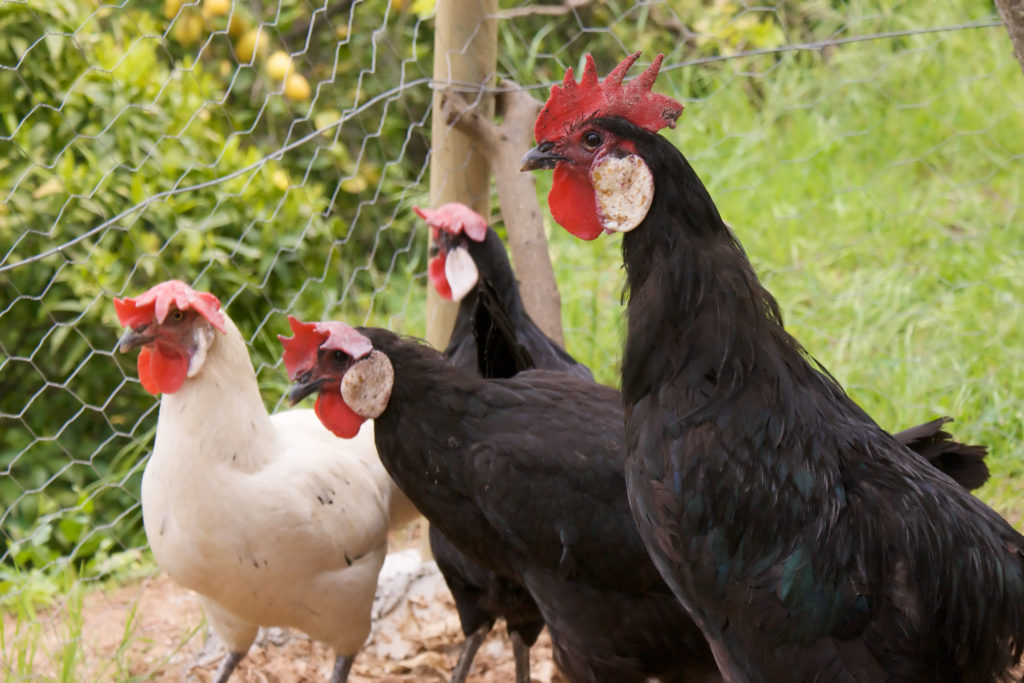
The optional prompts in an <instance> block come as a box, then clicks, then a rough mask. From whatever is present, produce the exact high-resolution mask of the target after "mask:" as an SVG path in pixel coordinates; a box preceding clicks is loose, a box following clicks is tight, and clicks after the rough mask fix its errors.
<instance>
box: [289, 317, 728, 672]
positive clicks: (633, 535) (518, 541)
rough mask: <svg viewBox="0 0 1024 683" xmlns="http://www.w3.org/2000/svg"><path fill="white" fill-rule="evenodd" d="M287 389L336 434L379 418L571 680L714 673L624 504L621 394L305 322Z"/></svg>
mask: <svg viewBox="0 0 1024 683" xmlns="http://www.w3.org/2000/svg"><path fill="white" fill-rule="evenodd" d="M291 326H292V331H293V332H294V336H293V337H291V338H288V339H282V343H283V344H284V347H285V352H284V361H285V366H286V367H287V368H288V372H289V377H291V378H292V380H293V381H294V382H295V385H294V387H293V389H292V394H291V398H292V400H293V401H296V400H300V399H301V398H303V397H304V396H306V395H309V394H311V393H318V397H317V401H316V405H317V414H318V415H319V416H320V418H321V419H322V420H323V421H324V424H325V425H326V426H327V427H328V428H329V429H331V430H332V431H334V432H335V433H337V434H339V435H340V436H344V435H346V434H351V433H353V430H354V429H356V428H358V425H359V423H360V421H361V420H363V419H366V418H367V417H372V418H374V429H375V435H376V441H377V450H378V453H379V455H380V458H381V461H382V462H383V463H384V466H385V467H386V468H387V470H388V472H389V473H390V474H391V475H392V477H393V478H394V480H395V482H396V483H397V484H398V485H399V486H400V487H401V488H402V490H403V491H405V493H406V494H407V495H408V496H409V498H410V499H411V500H412V501H413V503H415V504H416V506H417V507H418V508H419V509H420V511H421V512H423V513H424V516H425V517H426V518H427V519H428V520H430V522H431V524H433V525H435V526H436V527H437V528H438V529H439V530H440V531H441V532H442V533H443V534H444V535H445V536H446V537H447V538H448V539H449V540H450V541H451V542H452V544H454V545H455V546H456V547H457V548H458V549H459V550H460V551H461V552H462V553H464V554H465V556H467V557H468V558H470V559H471V560H473V561H474V562H475V563H477V564H479V565H480V566H482V567H484V568H485V569H487V570H489V571H491V572H494V573H496V574H497V575H498V576H501V577H504V578H506V579H508V580H510V581H512V582H514V583H516V584H519V585H522V586H525V587H526V589H527V590H528V591H529V594H530V595H531V596H532V598H533V600H534V602H535V603H536V605H537V607H539V608H540V612H541V614H542V616H543V618H544V621H545V623H546V624H547V626H548V629H549V631H550V633H551V640H552V644H553V647H554V652H555V659H556V662H557V663H558V665H559V667H560V668H561V669H562V671H563V672H564V673H565V674H566V675H567V676H568V678H569V679H570V680H571V681H595V682H596V681H625V682H628V681H643V680H645V679H647V678H648V677H651V676H658V677H663V678H664V679H667V680H680V679H682V678H684V677H688V676H696V677H698V680H699V679H700V678H710V679H715V680H717V672H716V669H715V665H714V661H713V660H712V657H711V653H710V651H709V650H708V648H707V644H706V643H705V641H704V638H703V636H702V635H701V634H700V631H698V630H697V628H696V627H695V626H694V624H693V622H692V621H691V620H690V619H689V617H687V616H686V613H685V612H684V611H683V609H682V607H681V606H680V605H679V603H678V602H677V601H676V599H675V597H674V596H673V594H672V592H671V591H670V589H669V588H668V586H667V585H666V584H665V583H664V581H662V579H661V577H660V576H659V574H658V572H657V570H656V569H655V567H654V565H653V564H652V563H651V561H650V559H649V557H648V555H647V551H646V549H645V548H644V546H643V543H642V541H641V539H640V536H639V534H638V532H637V528H636V524H635V523H634V522H633V518H632V515H631V513H630V509H629V503H628V500H627V499H626V485H625V481H624V475H623V458H624V456H625V450H624V443H623V432H624V430H623V415H622V403H621V399H620V397H619V395H618V393H617V392H616V391H614V390H613V389H609V388H607V387H603V386H601V385H598V384H594V383H593V382H591V381H589V380H584V379H581V378H579V377H576V376H573V375H570V374H567V373H564V372H555V371H548V370H529V371H526V372H522V373H520V374H518V375H516V376H515V377H513V378H511V379H482V378H480V377H476V376H474V375H473V374H471V373H469V372H466V371H464V370H461V369H459V368H456V367H454V366H452V365H451V364H450V363H449V362H447V361H446V359H445V358H444V357H443V356H442V355H440V354H439V353H437V352H436V351H434V350H432V349H430V348H429V347H428V346H426V345H424V344H421V343H419V342H416V341H414V340H408V339H402V338H399V337H398V336H396V335H394V334H392V333H391V332H388V331H387V330H380V329H373V328H360V329H358V330H356V329H353V328H351V327H348V326H347V325H344V324H343V323H340V322H330V323H315V324H307V323H301V322H299V321H297V320H295V319H294V318H292V319H291Z"/></svg>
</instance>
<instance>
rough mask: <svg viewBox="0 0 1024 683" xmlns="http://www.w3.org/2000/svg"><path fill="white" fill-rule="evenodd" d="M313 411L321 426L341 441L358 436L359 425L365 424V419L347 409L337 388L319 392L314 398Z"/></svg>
mask: <svg viewBox="0 0 1024 683" xmlns="http://www.w3.org/2000/svg"><path fill="white" fill-rule="evenodd" d="M314 410H315V411H316V416H317V417H319V418H320V422H321V424H323V426H324V427H327V429H329V430H330V431H331V432H332V433H333V434H334V435H335V436H340V437H341V438H343V439H351V438H352V437H353V436H355V435H356V434H358V433H359V427H360V425H362V424H363V423H364V422H366V418H365V417H362V416H360V415H357V414H356V413H355V411H353V410H352V409H351V408H349V407H348V404H347V403H345V399H343V398H342V397H341V393H340V392H339V391H338V388H337V387H335V388H334V390H333V391H332V390H330V389H328V388H325V389H324V390H323V391H321V392H320V395H319V396H317V398H316V406H314Z"/></svg>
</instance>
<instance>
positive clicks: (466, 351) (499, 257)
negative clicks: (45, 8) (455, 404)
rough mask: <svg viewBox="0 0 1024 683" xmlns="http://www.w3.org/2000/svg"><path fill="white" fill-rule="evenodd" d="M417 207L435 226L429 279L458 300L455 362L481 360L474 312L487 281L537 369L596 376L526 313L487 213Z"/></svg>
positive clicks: (454, 206) (469, 364)
mask: <svg viewBox="0 0 1024 683" xmlns="http://www.w3.org/2000/svg"><path fill="white" fill-rule="evenodd" d="M415 210H416V213H417V214H419V215H420V217H422V218H423V219H424V220H425V221H426V222H427V225H429V226H430V228H431V253H432V257H431V260H430V265H429V268H428V274H429V277H430V281H431V283H432V284H433V285H434V288H435V289H436V290H437V292H438V294H440V295H441V296H442V297H445V298H448V299H454V300H455V301H457V302H458V303H459V312H458V316H457V317H456V319H455V328H454V330H453V331H452V336H451V340H450V341H449V342H448V348H447V349H445V352H444V353H445V355H446V356H448V358H450V359H451V361H452V363H454V364H455V365H457V366H458V367H460V368H475V367H477V366H478V364H479V363H478V359H477V357H476V354H477V346H476V344H475V342H474V340H473V339H474V335H473V320H474V317H473V314H474V311H475V310H476V301H477V293H476V288H477V283H478V281H479V280H480V279H483V280H486V281H487V282H488V283H490V287H491V289H492V291H493V292H494V293H495V294H496V295H497V296H498V302H497V303H498V304H499V305H500V306H501V308H502V309H503V310H504V311H505V312H506V315H507V316H508V318H509V321H510V322H511V324H512V327H513V330H514V332H515V337H516V339H517V340H518V341H519V342H520V343H521V344H522V346H523V347H525V348H526V349H527V350H528V351H529V352H530V355H531V356H532V357H533V363H534V365H533V366H534V367H537V368H541V369H544V370H562V371H564V372H568V373H570V374H573V375H576V376H578V377H582V378H584V379H593V377H594V376H593V374H592V373H591V372H590V368H588V367H587V366H585V365H583V364H582V363H579V362H578V361H577V360H576V359H575V358H573V357H572V356H570V355H569V353H568V352H567V351H566V350H565V349H564V348H562V347H561V346H560V345H559V344H556V343H555V342H554V341H552V340H551V338H550V337H548V336H547V335H546V334H544V332H542V331H541V329H540V328H539V327H537V325H536V323H534V322H533V319H532V318H531V317H530V316H529V314H527V312H526V308H525V307H524V306H523V299H522V297H521V296H520V294H519V286H518V285H517V284H516V277H515V273H513V272H512V265H511V264H510V263H509V260H508V254H506V253H505V247H504V246H503V245H502V243H501V239H499V237H498V233H496V232H494V230H493V229H491V228H489V227H488V226H487V221H486V220H484V218H483V216H481V215H480V214H478V213H476V212H475V211H473V210H472V209H470V208H469V207H468V206H466V205H464V204H459V203H457V202H451V203H449V204H445V205H443V206H440V207H438V208H437V209H419V208H417V209H415Z"/></svg>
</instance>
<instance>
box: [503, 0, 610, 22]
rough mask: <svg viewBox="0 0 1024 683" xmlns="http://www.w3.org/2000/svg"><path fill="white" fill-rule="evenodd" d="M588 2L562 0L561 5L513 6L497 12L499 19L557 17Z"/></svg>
mask: <svg viewBox="0 0 1024 683" xmlns="http://www.w3.org/2000/svg"><path fill="white" fill-rule="evenodd" d="M588 4H590V0H564V2H563V3H562V4H561V5H534V6H532V7H513V8H512V9H506V10H502V11H501V12H499V13H498V18H499V19H519V18H521V17H535V16H546V17H557V16H561V15H563V14H568V13H569V12H575V11H576V10H577V9H578V8H580V7H583V6H585V5H588Z"/></svg>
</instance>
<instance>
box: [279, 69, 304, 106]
mask: <svg viewBox="0 0 1024 683" xmlns="http://www.w3.org/2000/svg"><path fill="white" fill-rule="evenodd" d="M309 93H310V87H309V81H307V80H306V77H305V76H303V75H302V74H296V73H293V74H289V76H288V78H287V79H286V80H285V82H284V96H285V97H287V98H288V99H289V100H292V101H293V102H301V101H303V100H306V99H309Z"/></svg>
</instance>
